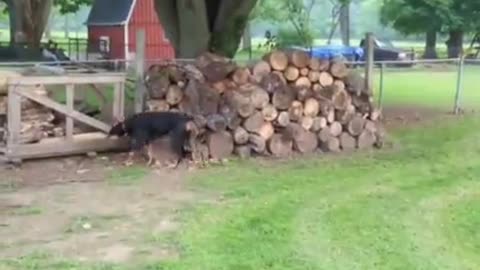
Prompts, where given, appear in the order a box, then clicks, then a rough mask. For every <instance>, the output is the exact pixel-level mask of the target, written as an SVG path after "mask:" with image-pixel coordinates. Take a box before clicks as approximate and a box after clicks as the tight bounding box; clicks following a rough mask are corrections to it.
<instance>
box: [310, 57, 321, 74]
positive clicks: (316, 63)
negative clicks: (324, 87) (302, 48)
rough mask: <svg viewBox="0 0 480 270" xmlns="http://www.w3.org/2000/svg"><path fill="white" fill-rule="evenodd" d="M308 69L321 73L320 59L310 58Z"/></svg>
mask: <svg viewBox="0 0 480 270" xmlns="http://www.w3.org/2000/svg"><path fill="white" fill-rule="evenodd" d="M308 67H309V68H310V69H311V70H313V71H320V68H321V64H320V59H318V58H315V57H312V58H310V61H309V63H308Z"/></svg>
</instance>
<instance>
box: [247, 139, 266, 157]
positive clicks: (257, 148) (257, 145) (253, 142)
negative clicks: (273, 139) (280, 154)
mask: <svg viewBox="0 0 480 270" xmlns="http://www.w3.org/2000/svg"><path fill="white" fill-rule="evenodd" d="M248 142H249V145H250V147H251V148H252V150H253V151H254V152H256V153H258V154H263V153H265V150H266V142H265V139H264V138H262V137H261V136H259V135H256V134H250V135H249V137H248Z"/></svg>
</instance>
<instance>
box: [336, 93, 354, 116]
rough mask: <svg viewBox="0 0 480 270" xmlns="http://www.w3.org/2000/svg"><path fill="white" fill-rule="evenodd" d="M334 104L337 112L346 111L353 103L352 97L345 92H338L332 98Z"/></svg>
mask: <svg viewBox="0 0 480 270" xmlns="http://www.w3.org/2000/svg"><path fill="white" fill-rule="evenodd" d="M332 103H333V106H334V107H335V109H336V110H342V111H343V110H346V109H347V108H348V107H349V105H350V104H351V103H352V99H351V97H350V95H349V94H348V93H347V91H345V90H343V89H342V90H338V89H337V91H336V92H335V94H334V95H333V96H332Z"/></svg>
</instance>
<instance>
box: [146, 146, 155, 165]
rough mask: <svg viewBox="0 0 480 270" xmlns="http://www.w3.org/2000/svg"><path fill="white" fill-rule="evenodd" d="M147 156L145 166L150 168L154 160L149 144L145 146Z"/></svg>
mask: <svg viewBox="0 0 480 270" xmlns="http://www.w3.org/2000/svg"><path fill="white" fill-rule="evenodd" d="M147 156H148V162H147V166H148V167H150V166H152V164H153V161H154V160H155V159H154V158H153V150H152V145H151V144H148V145H147Z"/></svg>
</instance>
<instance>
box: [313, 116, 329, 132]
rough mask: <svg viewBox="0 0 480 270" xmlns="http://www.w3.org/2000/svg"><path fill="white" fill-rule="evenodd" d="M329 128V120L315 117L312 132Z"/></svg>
mask: <svg viewBox="0 0 480 270" xmlns="http://www.w3.org/2000/svg"><path fill="white" fill-rule="evenodd" d="M326 127H327V119H326V118H325V117H319V116H317V117H315V118H313V125H312V131H313V132H319V131H320V130H322V129H324V128H326Z"/></svg>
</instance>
